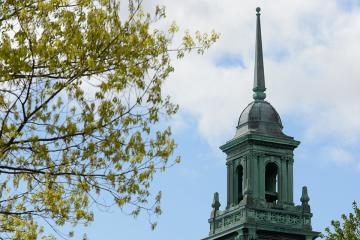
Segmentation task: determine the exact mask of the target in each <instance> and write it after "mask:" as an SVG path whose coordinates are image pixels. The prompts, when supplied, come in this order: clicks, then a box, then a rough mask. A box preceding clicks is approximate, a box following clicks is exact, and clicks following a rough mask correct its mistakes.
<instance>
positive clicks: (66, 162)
mask: <svg viewBox="0 0 360 240" xmlns="http://www.w3.org/2000/svg"><path fill="white" fill-rule="evenodd" d="M120 7H121V8H120ZM125 8H126V9H127V11H123V9H125ZM120 10H121V11H120ZM125 12H126V13H125ZM163 18H165V9H164V8H163V7H156V9H155V10H154V12H153V13H151V14H150V13H146V12H145V11H144V10H143V7H142V1H141V0H128V1H127V2H126V3H124V2H122V3H121V4H120V1H119V0H27V1H23V0H2V1H0V31H1V36H0V239H21V240H26V239H37V238H40V237H42V236H43V237H44V236H45V235H46V233H44V228H43V226H44V224H49V225H50V226H51V227H52V228H54V229H56V228H57V227H59V226H63V225H64V224H65V223H71V224H74V225H76V224H79V223H84V224H87V223H89V222H91V221H93V219H94V214H93V212H92V209H91V207H90V206H91V205H94V204H98V205H102V206H103V205H104V206H111V205H113V204H116V205H117V206H118V207H120V208H123V207H130V208H131V213H132V214H133V215H135V216H136V215H138V214H139V213H140V212H141V211H148V212H152V213H155V214H160V213H161V209H160V205H159V203H160V194H157V195H156V196H151V194H150V183H151V181H152V179H153V177H154V174H155V173H157V172H158V171H162V170H165V169H166V168H167V167H169V166H170V165H172V164H174V163H175V162H178V161H179V158H178V157H173V156H172V155H173V152H174V149H175V147H176V144H175V142H174V140H173V139H172V136H171V130H170V128H162V127H161V126H160V125H159V124H158V123H159V121H160V120H161V119H162V118H167V117H169V116H172V115H173V114H175V113H176V112H177V110H178V106H177V105H176V104H173V103H172V102H171V101H170V98H169V97H168V96H164V94H163V93H162V91H161V90H162V84H163V82H164V81H165V79H167V78H168V76H169V74H170V73H171V72H173V71H174V69H173V67H172V65H171V62H170V60H171V58H172V54H175V57H177V58H182V57H183V56H184V55H185V54H186V53H188V52H190V51H192V50H195V51H197V52H198V53H200V54H201V53H203V52H204V50H205V49H207V48H208V47H209V46H210V45H211V44H212V43H213V42H215V41H216V39H217V38H218V35H217V34H216V33H211V34H209V35H207V34H200V33H198V32H197V33H195V36H194V37H193V36H191V35H190V34H189V33H188V32H185V34H184V36H183V38H182V41H181V44H180V45H179V46H178V47H173V45H174V43H173V37H174V34H176V33H177V32H178V30H179V29H178V27H177V26H176V24H172V25H171V26H169V27H168V29H167V30H164V29H162V28H160V27H159V26H160V25H159V24H158V22H159V21H160V20H162V19H163ZM100 196H101V197H100ZM104 196H107V198H109V196H110V197H111V199H112V201H113V202H110V203H106V202H102V201H101V199H103V198H104ZM153 197H154V198H153ZM70 235H72V233H70Z"/></svg>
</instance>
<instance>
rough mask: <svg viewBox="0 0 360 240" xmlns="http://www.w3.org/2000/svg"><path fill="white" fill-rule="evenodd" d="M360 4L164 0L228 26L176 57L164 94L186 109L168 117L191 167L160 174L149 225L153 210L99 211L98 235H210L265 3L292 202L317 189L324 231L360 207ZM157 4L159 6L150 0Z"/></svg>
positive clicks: (180, 16) (315, 206)
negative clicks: (204, 45) (207, 43)
mask: <svg viewBox="0 0 360 240" xmlns="http://www.w3.org/2000/svg"><path fill="white" fill-rule="evenodd" d="M359 2H360V1H355V0H317V1H303V0H294V1H288V0H274V1H271V2H269V1H267V2H265V1H253V0H244V1H236V0H199V1H193V0H184V1H170V0H163V1H160V3H163V4H165V5H166V6H167V11H168V16H169V17H168V18H169V19H168V20H169V23H170V22H171V21H173V20H176V21H177V23H178V24H179V25H180V26H182V27H184V28H189V29H190V31H195V30H197V29H199V30H202V31H210V30H212V29H215V30H216V31H218V32H220V33H221V38H220V40H219V41H218V42H217V43H216V44H215V45H214V46H213V47H212V48H211V49H210V50H209V51H208V52H207V53H206V54H205V55H203V56H197V55H195V54H194V55H190V56H188V57H187V58H185V59H183V60H182V61H180V62H178V61H175V62H174V65H175V69H176V71H175V73H174V74H173V75H172V76H171V77H170V78H169V81H168V82H167V83H166V85H165V86H164V90H165V91H166V92H167V93H168V94H170V95H171V96H172V97H173V100H174V101H175V102H177V103H179V105H180V109H181V111H180V112H179V114H178V115H177V116H176V117H175V118H174V119H173V120H171V121H170V122H169V124H171V126H172V128H173V131H174V137H175V139H176V141H177V143H178V144H179V147H178V149H177V154H180V155H181V156H182V163H181V164H179V165H177V166H175V167H173V168H171V169H168V171H166V172H165V173H163V174H159V175H158V176H157V177H156V178H155V179H154V183H153V191H154V193H155V192H157V191H158V190H162V192H163V198H162V207H163V214H162V215H161V216H160V217H159V218H158V219H157V220H158V227H157V228H156V230H155V231H151V230H150V226H149V223H148V217H147V216H146V215H142V216H139V217H138V218H137V219H133V218H132V217H130V216H127V215H126V214H124V213H123V212H121V211H120V210H118V209H112V210H111V211H109V212H102V211H99V210H96V211H95V214H96V215H95V221H94V223H92V224H91V225H90V227H89V228H87V229H84V231H85V232H86V233H87V235H88V237H89V238H90V239H95V240H97V239H106V240H118V239H131V240H145V239H146V240H167V239H172V240H191V239H195V240H196V239H200V238H201V237H205V236H206V235H207V234H208V230H209V226H208V223H207V219H208V217H209V214H210V211H211V208H210V205H211V201H212V196H213V193H214V192H215V191H218V192H219V193H220V200H221V202H222V203H223V206H224V205H225V201H226V199H225V196H226V192H225V191H226V172H225V155H224V154H223V153H222V152H221V151H220V149H219V148H218V147H219V146H220V145H221V144H223V143H224V142H225V141H227V140H229V139H231V138H232V137H233V135H234V133H235V125H236V123H237V118H238V117H239V115H240V113H241V111H242V109H243V108H245V107H246V105H247V104H248V103H249V102H250V101H251V100H252V99H251V95H252V93H251V85H252V79H253V62H254V45H255V42H254V40H255V7H256V6H257V5H259V6H260V7H262V9H263V11H262V13H263V14H262V28H263V47H264V55H265V60H264V61H265V77H266V84H267V88H268V89H267V96H268V98H267V100H268V101H269V102H271V103H272V105H273V106H274V107H275V108H276V109H277V110H278V112H279V114H280V116H281V118H282V121H283V125H284V132H285V133H286V134H288V135H291V136H294V137H295V139H297V140H300V141H301V142H302V143H301V144H300V146H299V147H298V149H297V150H296V151H295V165H294V194H295V196H294V199H295V201H296V203H297V204H299V198H300V194H301V187H302V186H303V185H307V186H308V190H309V195H310V199H311V200H310V205H311V208H312V211H313V213H314V217H313V228H314V230H317V231H323V229H324V228H325V227H326V226H328V225H329V224H330V221H331V220H332V219H339V218H340V215H341V214H342V213H348V212H350V211H351V203H352V201H354V200H357V201H358V202H360V189H359V183H360V158H359V155H360V149H359V147H358V146H359V143H360V105H359V103H360V94H359V93H358V91H359V89H360V80H359V79H360V68H358V67H357V65H356V63H359V62H360V47H359V44H358V40H359V39H360V9H359V7H360V4H359ZM147 4H149V5H148V6H147V7H149V8H151V7H153V5H155V1H150V3H147Z"/></svg>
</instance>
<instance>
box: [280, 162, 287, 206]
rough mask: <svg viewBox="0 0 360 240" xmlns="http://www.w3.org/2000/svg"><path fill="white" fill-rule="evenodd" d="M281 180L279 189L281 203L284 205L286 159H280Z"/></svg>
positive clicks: (285, 198) (285, 200)
mask: <svg viewBox="0 0 360 240" xmlns="http://www.w3.org/2000/svg"><path fill="white" fill-rule="evenodd" d="M281 179H282V188H281V192H282V193H281V195H282V199H281V201H282V202H283V203H286V202H287V201H288V196H287V195H288V187H287V185H288V179H287V172H286V159H284V158H281Z"/></svg>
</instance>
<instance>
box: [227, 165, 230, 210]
mask: <svg viewBox="0 0 360 240" xmlns="http://www.w3.org/2000/svg"><path fill="white" fill-rule="evenodd" d="M226 170H227V205H226V207H227V208H229V207H230V201H231V200H230V199H231V197H230V189H231V188H230V166H229V162H227V163H226Z"/></svg>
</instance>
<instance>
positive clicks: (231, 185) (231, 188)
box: [229, 162, 234, 207]
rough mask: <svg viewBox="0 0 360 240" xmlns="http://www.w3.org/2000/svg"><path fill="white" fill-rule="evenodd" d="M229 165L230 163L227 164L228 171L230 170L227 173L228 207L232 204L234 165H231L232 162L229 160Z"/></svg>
mask: <svg viewBox="0 0 360 240" xmlns="http://www.w3.org/2000/svg"><path fill="white" fill-rule="evenodd" d="M229 165H230V166H229V172H230V174H229V197H230V205H229V207H232V206H233V205H234V193H233V189H234V187H233V186H234V177H233V173H234V171H233V168H234V166H233V162H230V163H229Z"/></svg>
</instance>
